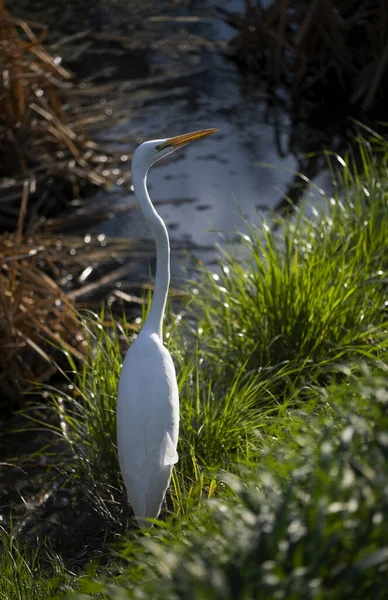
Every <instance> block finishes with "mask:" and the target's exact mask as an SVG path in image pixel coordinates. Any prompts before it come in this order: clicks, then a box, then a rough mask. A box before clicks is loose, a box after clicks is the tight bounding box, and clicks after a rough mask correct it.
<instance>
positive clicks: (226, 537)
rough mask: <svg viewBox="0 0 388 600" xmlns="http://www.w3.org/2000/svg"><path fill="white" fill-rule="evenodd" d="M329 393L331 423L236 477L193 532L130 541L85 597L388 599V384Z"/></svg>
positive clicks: (359, 381)
mask: <svg viewBox="0 0 388 600" xmlns="http://www.w3.org/2000/svg"><path fill="white" fill-rule="evenodd" d="M364 371H365V367H364ZM321 393H322V394H323V397H322V401H323V400H324V399H326V400H329V401H330V404H331V411H330V412H331V414H330V416H329V417H328V416H323V415H322V416H321V417H315V418H311V419H310V421H308V422H307V423H306V424H305V425H304V426H303V427H301V428H300V431H299V433H298V435H297V436H295V435H293V436H290V435H289V434H285V435H284V437H283V439H282V440H281V442H279V443H278V444H277V445H276V446H275V447H273V448H272V449H271V450H269V451H268V453H266V454H264V455H263V456H262V461H261V465H260V467H259V468H258V467H256V468H251V469H249V470H247V472H246V473H245V475H244V477H243V478H241V479H239V478H237V477H234V476H230V475H229V476H225V480H226V481H227V483H228V486H229V487H230V489H231V490H232V492H233V496H231V495H230V494H229V496H228V495H224V497H223V498H218V499H214V500H211V501H210V502H209V503H207V505H205V506H202V507H201V510H198V511H194V512H193V514H192V517H191V523H190V524H189V525H188V526H187V529H186V530H185V531H184V533H183V534H182V533H180V534H179V533H176V532H175V533H174V532H173V531H168V530H167V531H165V532H163V531H159V532H155V533H153V534H151V537H147V538H138V539H135V540H131V539H128V540H127V541H125V542H124V543H123V545H122V548H121V552H120V554H121V557H122V560H124V561H125V562H124V563H122V564H121V566H119V567H118V568H117V565H116V569H115V570H112V571H111V572H110V574H109V580H110V582H109V584H106V583H103V582H98V581H90V580H87V581H85V582H84V583H83V585H82V586H81V588H82V591H83V593H84V595H82V596H78V595H75V597H76V598H79V599H81V598H82V599H83V600H86V599H89V598H91V597H92V596H90V595H89V593H91V592H100V593H101V594H103V595H102V596H101V597H103V598H105V599H109V600H114V599H116V598H120V599H122V600H124V599H126V598H128V599H129V598H130V599H135V598H139V599H140V598H155V599H157V598H182V599H183V598H184V599H187V600H194V599H197V598H201V599H202V598H206V599H207V600H221V599H223V600H224V599H226V600H227V599H230V600H232V599H235V598H257V599H258V600H260V599H263V600H266V599H267V598H285V599H286V598H287V600H288V599H291V600H292V599H295V600H299V599H300V598H309V599H310V598H311V599H313V598H314V599H322V600H323V599H324V598H329V597H330V598H333V600H336V599H339V600H340V599H345V598H354V599H356V598H360V599H365V598H376V599H383V598H385V594H386V581H387V576H388V545H387V539H388V520H387V516H388V495H387V489H388V487H387V486H388V466H387V465H388V462H387V458H388V436H387V431H388V386H387V379H386V378H381V377H371V376H370V375H365V374H364V376H363V377H359V378H350V379H349V381H347V382H346V384H341V385H336V386H333V387H332V388H331V389H330V391H329V392H321ZM285 459H286V460H287V462H286V463H285ZM284 464H286V470H287V476H285V469H284V468H283V465H284ZM71 597H73V596H71Z"/></svg>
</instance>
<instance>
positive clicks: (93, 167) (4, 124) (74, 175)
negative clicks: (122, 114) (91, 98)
mask: <svg viewBox="0 0 388 600" xmlns="http://www.w3.org/2000/svg"><path fill="white" fill-rule="evenodd" d="M45 37H46V29H45V28H44V27H43V26H42V25H41V24H39V23H27V22H25V21H22V20H20V19H16V18H13V17H12V16H11V15H10V14H9V13H8V12H7V10H6V7H5V2H4V0H0V73H1V80H2V84H1V91H0V178H1V179H2V181H0V207H1V213H2V217H3V218H2V227H3V228H4V226H8V227H11V228H12V226H13V225H15V220H16V218H17V214H18V207H16V209H15V203H16V204H18V202H19V199H20V192H21V188H22V186H23V183H24V181H26V180H27V179H28V180H30V179H31V178H32V177H34V178H35V180H36V187H37V192H38V194H37V195H39V192H41V191H42V190H41V184H43V185H44V186H46V188H47V181H48V180H50V181H53V180H55V178H60V179H62V180H66V181H68V182H70V189H71V190H72V192H70V193H68V195H70V196H74V195H77V194H78V192H79V184H80V182H88V183H91V184H95V185H103V184H105V183H107V182H109V181H110V180H111V179H112V180H113V179H115V180H116V179H117V177H118V169H116V171H115V177H113V178H112V174H111V173H110V171H109V166H110V165H111V164H112V162H114V161H115V159H114V158H113V157H112V156H111V155H109V153H107V152H104V151H103V150H102V149H101V148H99V147H98V146H97V144H95V143H94V142H92V141H91V140H89V139H88V135H87V132H86V130H85V128H84V127H81V126H77V123H76V122H75V123H74V121H73V122H72V125H71V126H69V124H68V117H67V110H68V108H65V107H64V104H63V101H62V98H63V97H65V95H66V93H69V92H70V91H71V90H72V89H73V88H74V85H73V84H72V82H71V78H72V75H71V73H70V72H69V71H67V70H66V69H65V68H63V67H62V66H61V59H60V57H58V56H51V55H50V54H49V52H48V51H47V49H46V48H45V47H44V45H43V42H44V40H45ZM73 102H74V98H73ZM57 187H58V186H57ZM30 204H31V206H32V203H30ZM40 204H41V206H40V208H41V209H42V208H43V207H42V205H44V202H41V203H40Z"/></svg>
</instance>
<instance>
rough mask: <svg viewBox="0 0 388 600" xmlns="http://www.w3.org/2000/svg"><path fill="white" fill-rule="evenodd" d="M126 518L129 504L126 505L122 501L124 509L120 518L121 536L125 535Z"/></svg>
mask: <svg viewBox="0 0 388 600" xmlns="http://www.w3.org/2000/svg"><path fill="white" fill-rule="evenodd" d="M128 517H129V504H128V502H126V501H125V500H124V509H123V516H122V519H123V522H122V530H121V533H122V534H123V533H125V530H126V529H127V526H128Z"/></svg>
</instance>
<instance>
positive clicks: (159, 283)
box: [117, 129, 217, 525]
mask: <svg viewBox="0 0 388 600" xmlns="http://www.w3.org/2000/svg"><path fill="white" fill-rule="evenodd" d="M215 131H217V130H216V129H204V130H201V131H196V132H194V133H188V134H184V135H181V136H177V137H173V138H167V139H163V140H153V141H150V142H145V143H144V144H141V146H139V148H138V149H137V150H136V152H135V154H134V156H133V160H132V176H133V185H134V189H135V193H136V195H137V198H138V200H139V203H140V207H141V210H142V212H143V215H144V218H145V219H146V221H147V223H148V225H149V227H150V229H151V232H152V234H153V236H154V239H155V243H156V275H155V288H154V294H153V298H152V304H151V308H150V311H149V314H148V317H147V319H146V322H145V323H144V326H143V329H142V330H141V332H140V334H139V335H138V337H137V338H136V340H135V341H134V342H133V344H132V345H131V347H130V348H129V350H128V352H127V355H126V357H125V360H124V363H123V366H122V370H121V375H120V381H119V390H118V403H117V446H118V455H119V462H120V469H121V473H122V476H123V480H124V484H125V487H126V491H127V496H128V500H129V503H130V504H131V506H132V509H133V511H134V514H135V517H136V518H137V520H138V522H139V524H141V525H150V523H149V522H147V521H144V519H147V518H157V516H158V515H159V512H160V508H161V505H162V502H163V500H164V497H165V494H166V490H167V488H168V485H169V483H170V479H171V473H172V469H173V466H174V464H175V463H176V462H177V461H178V454H177V444H178V430H179V397H178V386H177V381H176V375H175V369H174V364H173V362H172V359H171V356H170V354H169V352H168V350H167V349H166V348H165V347H164V346H163V332H162V322H163V316H164V312H165V307H166V301H167V295H168V288H169V283H170V245H169V238H168V233H167V229H166V226H165V224H164V222H163V220H162V219H161V217H160V216H159V215H158V213H157V212H156V210H155V208H154V206H153V204H152V202H151V199H150V197H149V195H148V190H147V185H146V181H147V173H148V170H149V168H150V167H151V166H152V165H153V164H154V163H155V162H156V161H158V160H160V159H161V158H163V157H164V156H167V155H168V154H171V153H172V152H174V151H175V150H177V149H178V148H181V147H182V146H185V145H186V144H189V143H190V142H192V141H195V140H197V139H200V138H202V137H204V136H206V135H209V134H210V133H214V132H215Z"/></svg>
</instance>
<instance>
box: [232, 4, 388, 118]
mask: <svg viewBox="0 0 388 600" xmlns="http://www.w3.org/2000/svg"><path fill="white" fill-rule="evenodd" d="M245 4H246V10H245V15H244V17H239V18H236V17H233V16H232V15H228V17H227V18H228V19H229V20H230V21H231V22H232V24H234V25H235V26H236V27H237V28H238V29H239V33H238V35H237V36H236V37H235V38H234V39H233V41H232V48H233V52H234V53H235V57H236V58H237V60H238V61H239V62H240V63H241V64H244V65H245V66H247V65H248V66H249V65H252V64H254V66H255V68H256V69H258V70H259V71H260V73H261V75H262V76H264V77H263V78H265V79H267V80H269V81H271V82H273V83H275V84H278V83H284V82H286V83H288V84H290V86H291V88H292V89H294V91H296V92H297V93H298V94H299V93H300V92H301V91H306V90H310V91H311V90H313V88H314V86H316V85H317V84H323V85H331V86H332V87H331V89H330V90H329V92H330V93H331V95H332V97H334V98H335V97H336V94H337V95H338V93H339V91H340V90H342V91H343V92H345V95H346V96H347V98H348V99H349V101H350V103H353V104H356V103H359V104H360V105H361V106H362V108H363V109H364V110H369V109H371V108H372V107H373V106H374V104H375V103H376V102H377V101H378V100H381V99H382V98H383V95H384V87H385V90H387V87H386V86H387V84H388V82H387V74H388V17H387V2H386V0H295V1H292V2H291V1H290V0H274V1H273V2H272V3H271V4H270V6H269V7H267V8H264V6H263V4H262V2H261V1H260V0H258V1H257V2H256V3H255V2H254V1H253V0H246V2H245ZM338 101H340V100H338Z"/></svg>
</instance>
